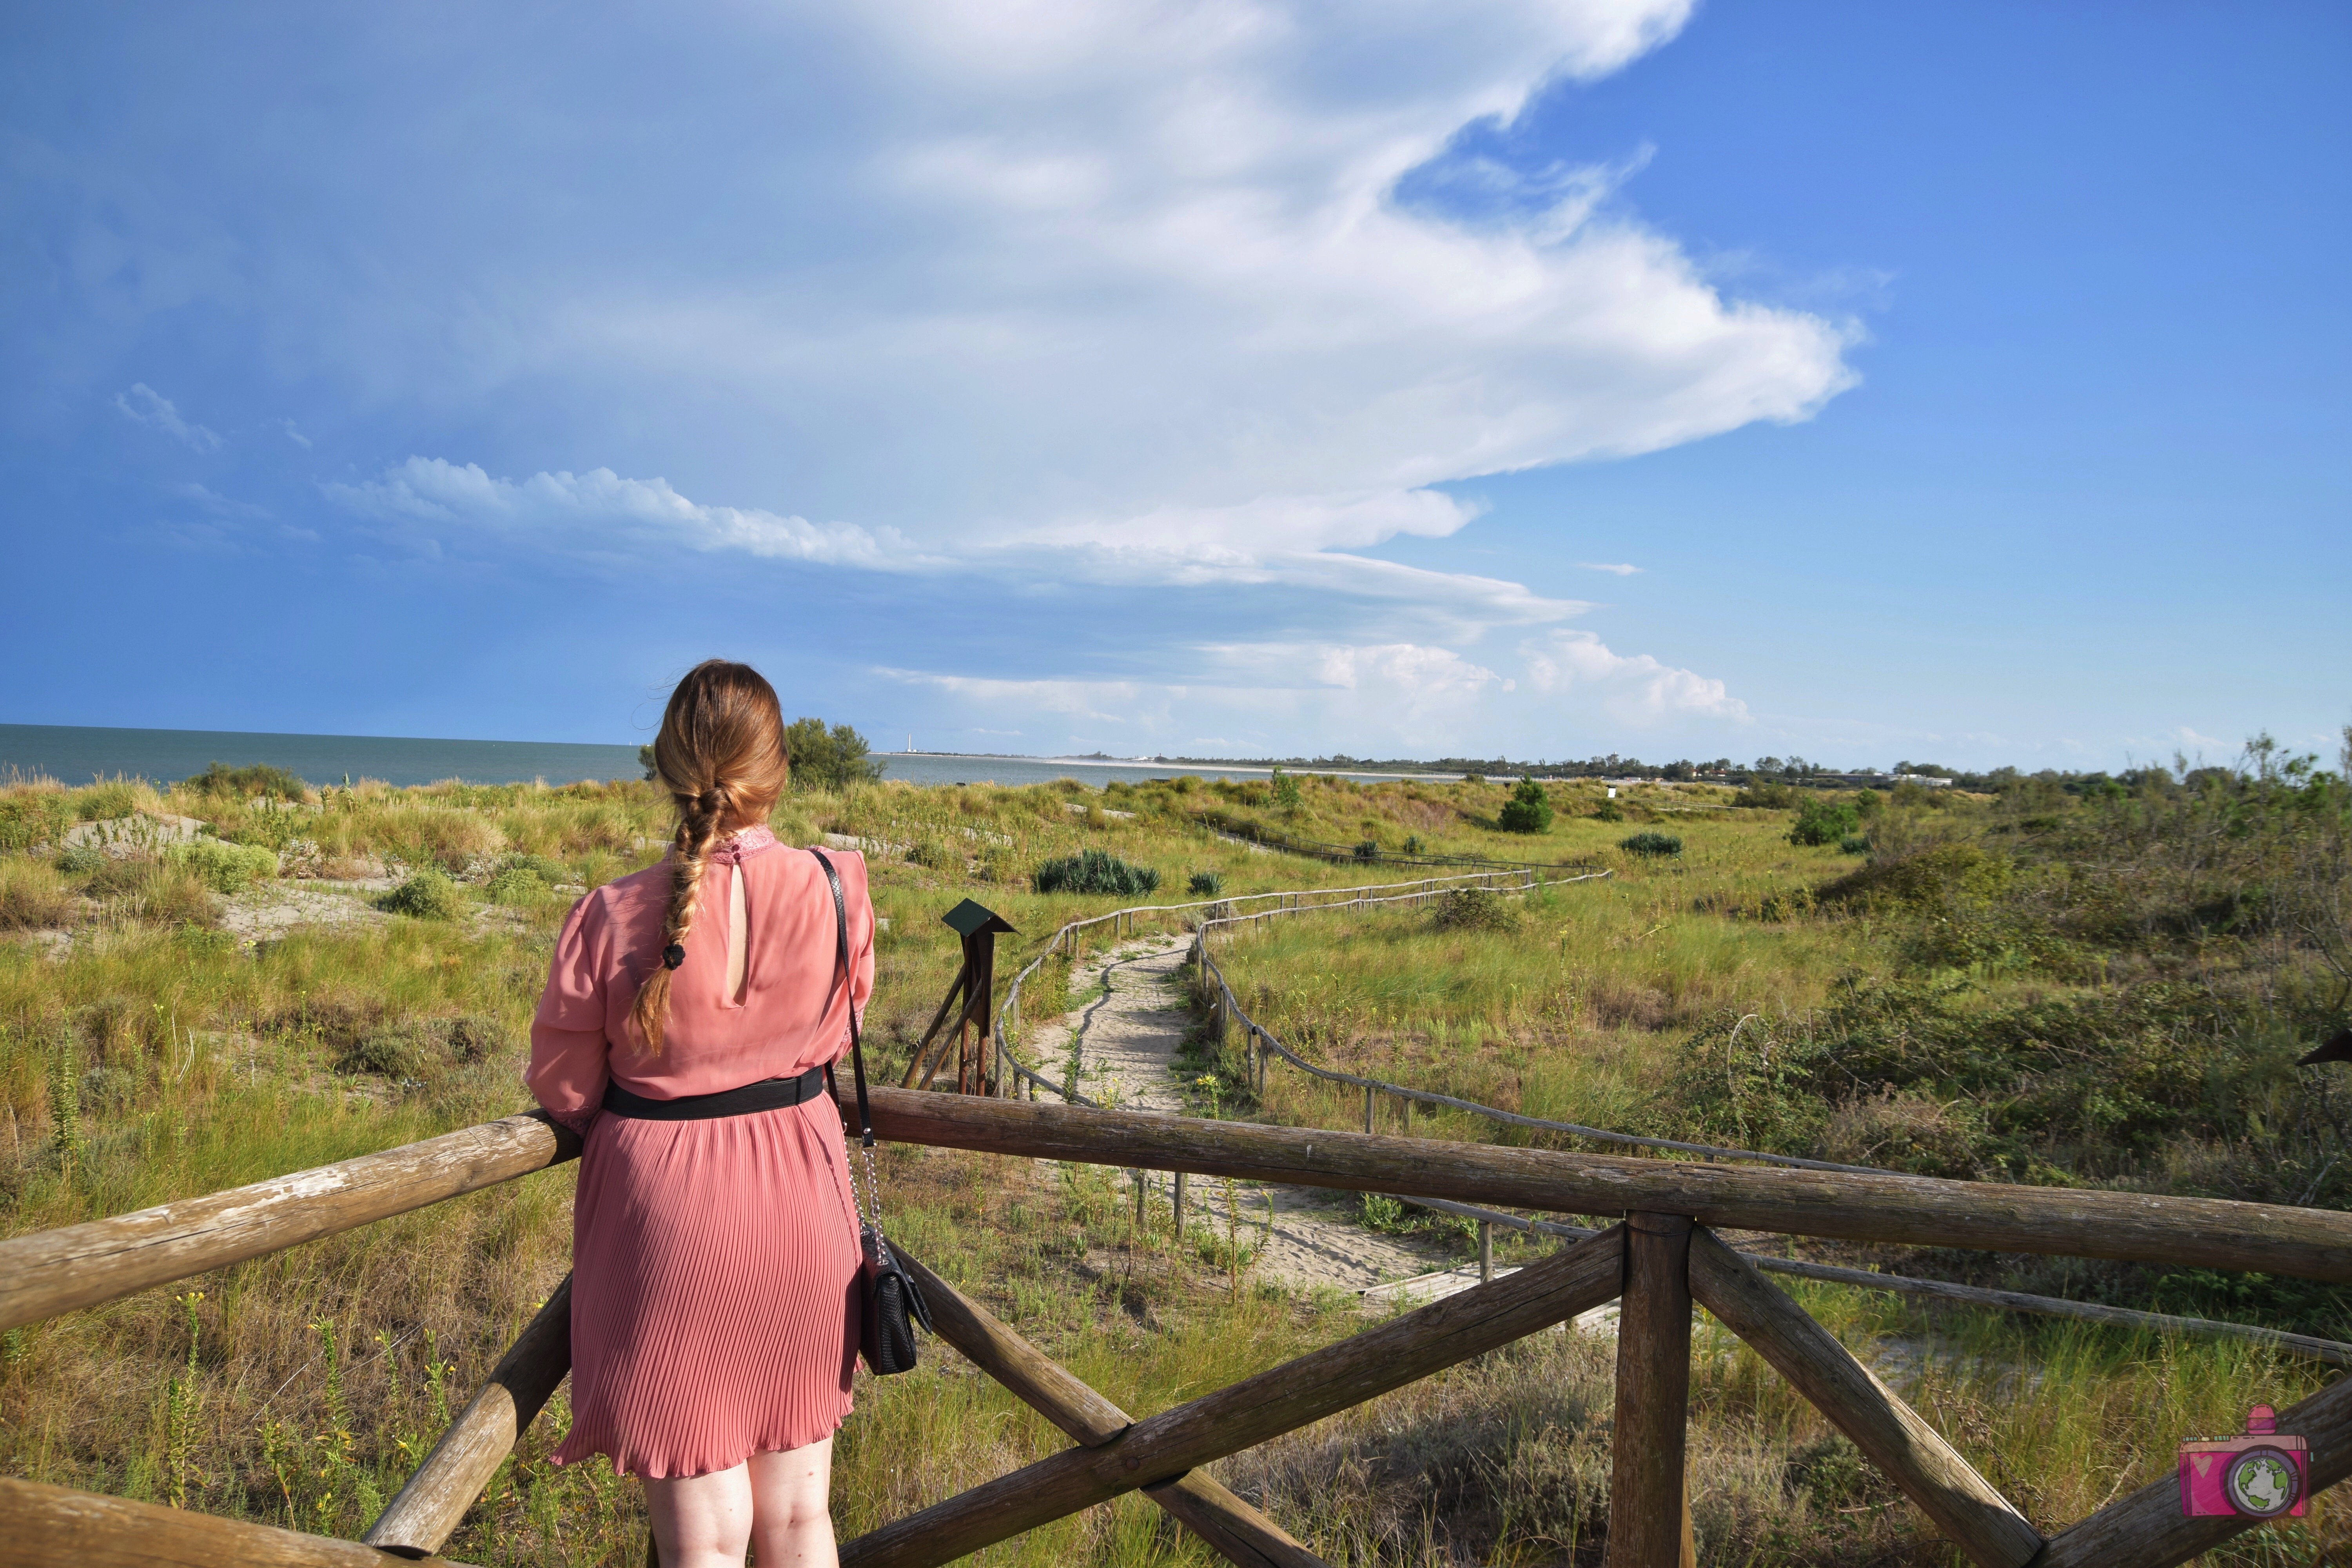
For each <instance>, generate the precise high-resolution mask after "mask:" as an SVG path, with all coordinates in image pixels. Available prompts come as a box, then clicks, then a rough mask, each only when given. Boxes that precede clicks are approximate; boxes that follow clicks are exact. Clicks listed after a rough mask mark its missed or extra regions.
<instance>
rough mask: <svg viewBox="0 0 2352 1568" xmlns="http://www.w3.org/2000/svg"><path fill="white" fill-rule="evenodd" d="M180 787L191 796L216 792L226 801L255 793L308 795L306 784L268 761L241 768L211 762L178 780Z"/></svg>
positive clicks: (284, 796) (290, 797) (290, 796)
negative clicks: (200, 771)
mask: <svg viewBox="0 0 2352 1568" xmlns="http://www.w3.org/2000/svg"><path fill="white" fill-rule="evenodd" d="M180 787H181V788H182V789H184V790H186V791H188V792H189V793H190V794H192V795H217V796H221V797H223V798H225V799H228V800H250V799H252V798H253V797H254V796H255V795H264V796H267V797H268V798H270V799H274V800H308V799H310V785H309V784H304V783H303V782H302V781H301V780H300V779H299V778H297V777H296V776H295V775H294V774H292V773H289V772H287V771H286V770H285V769H284V768H281V767H276V766H273V765H272V764H270V763H252V764H250V765H248V766H246V767H242V768H232V767H228V766H226V765H225V764H223V763H213V764H212V765H210V766H209V767H207V768H205V771H204V772H203V773H190V774H189V775H188V776H187V777H186V778H184V779H182V780H181V781H180Z"/></svg>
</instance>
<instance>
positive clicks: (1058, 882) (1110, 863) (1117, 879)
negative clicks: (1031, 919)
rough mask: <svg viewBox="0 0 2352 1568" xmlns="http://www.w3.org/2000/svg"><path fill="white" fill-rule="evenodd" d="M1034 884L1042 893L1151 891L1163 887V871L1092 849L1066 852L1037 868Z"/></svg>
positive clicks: (1129, 892) (1128, 892) (1128, 893)
mask: <svg viewBox="0 0 2352 1568" xmlns="http://www.w3.org/2000/svg"><path fill="white" fill-rule="evenodd" d="M1034 886H1035V888H1036V889H1037V891H1039V892H1041V893H1118V894H1121V895H1133V894H1137V893H1149V892H1150V891H1151V890H1152V889H1156V888H1157V887H1159V886H1160V873H1159V872H1157V871H1155V870H1153V869H1152V868H1150V867H1149V866H1130V865H1129V864H1128V863H1127V862H1126V861H1124V860H1122V859H1120V858H1118V856H1116V855H1113V854H1111V853H1110V852H1109V851H1108V850H1103V849H1089V850H1087V851H1086V852H1085V853H1084V854H1081V855H1066V856H1064V857H1063V858H1060V859H1058V860H1048V861H1046V862H1045V864H1044V865H1042V866H1040V867H1038V868H1037V874H1036V877H1035V878H1034Z"/></svg>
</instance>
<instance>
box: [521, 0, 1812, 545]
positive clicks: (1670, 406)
mask: <svg viewBox="0 0 2352 1568" xmlns="http://www.w3.org/2000/svg"><path fill="white" fill-rule="evenodd" d="M1689 14H1690V6H1689V5H1688V4H1686V3H1685V0H1617V3H1599V0H1595V3H1588V4H1559V3H1558V0H1500V3H1498V4H1496V5H1486V6H1480V7H1475V8H1472V9H1471V10H1468V11H1465V9H1464V8H1463V7H1460V6H1454V5H1438V4H1434V3H1428V4H1416V3H1412V0H1392V3H1390V4H1384V5H1379V6H1377V7H1374V8H1371V9H1370V10H1365V9H1362V8H1357V9H1347V8H1342V9H1339V10H1332V9H1328V8H1325V7H1320V6H1315V5H1308V4H1306V3H1305V0H1210V3H1207V4H1202V5H1184V6H1176V5H1163V6H1150V5H1143V6H1138V5H1129V4H1112V3H1110V0H1069V3H1067V4H1062V5H1052V6H1045V5H1034V4H1012V5H968V4H955V5H950V4H947V3H945V0H907V3H901V4H887V3H885V4H878V5H868V6H860V7H854V8H847V9H844V10H842V11H840V12H838V13H834V14H832V16H831V19H830V20H828V21H827V22H826V23H824V25H823V26H820V27H818V28H817V29H816V30H815V33H814V36H803V35H802V34H799V33H794V32H793V26H792V25H790V24H786V25H784V32H785V33H787V34H790V35H791V36H792V37H793V39H794V41H796V42H797V43H798V44H799V45H800V46H801V47H803V48H804V49H805V50H807V51H808V52H809V53H810V54H811V56H812V58H823V59H824V60H827V61H829V62H830V63H831V66H832V68H835V69H838V70H840V71H842V72H844V73H845V77H844V80H845V84H846V86H847V89H848V90H849V92H850V94H851V96H853V97H855V98H856V99H857V100H859V101H860V102H861V103H864V104H865V105H866V106H867V108H868V110H870V112H868V113H866V114H861V115H859V116H857V117H856V118H855V120H854V121H853V122H852V123H851V124H850V125H849V126H847V127H846V128H843V127H834V126H828V127H827V132H828V144H829V145H831V144H833V141H832V139H833V138H834V137H835V136H836V135H838V136H842V137H845V138H846V139H847V140H846V143H845V149H844V153H843V164H844V167H845V170H847V171H849V172H848V173H846V174H843V175H842V176H841V178H840V179H839V181H838V182H837V183H832V184H824V185H823V186H822V188H821V189H816V190H806V189H796V190H793V191H791V192H790V193H789V194H790V195H791V197H792V202H793V205H791V207H790V209H789V210H788V211H787V210H783V209H777V210H774V211H772V212H770V213H769V214H768V216H770V217H772V218H773V219H774V220H775V221H776V222H778V223H782V224H786V225H788V226H789V227H790V229H791V231H792V232H793V233H794V234H795V235H796V236H799V237H800V238H799V239H798V240H797V241H796V244H797V246H798V247H799V248H798V250H797V251H796V253H795V254H797V255H801V256H803V257H808V258H811V259H808V260H806V261H804V262H803V263H801V264H799V265H797V266H795V267H793V268H788V269H786V270H785V271H784V272H782V274H770V275H762V276H758V277H732V276H713V277H710V278H708V279H701V280H699V281H698V282H697V283H696V284H695V285H693V286H688V287H669V288H658V289H656V288H649V287H647V286H646V285H645V284H644V283H643V282H641V281H640V280H638V279H613V280H612V281H610V282H609V283H603V284H598V285H595V286H593V287H591V288H590V289H586V290H585V291H583V292H582V293H581V294H579V295H577V296H575V297H573V298H571V299H569V300H566V301H564V303H563V305H562V312H563V313H562V319H561V320H560V321H554V322H551V324H550V328H549V330H550V331H551V333H553V334H554V335H555V336H556V337H557V338H559V339H560V340H561V341H562V353H566V354H571V355H577V354H589V355H592V356H594V357H597V358H601V359H602V360H604V362H605V363H607V364H609V365H611V366H614V367H617V368H618V369H619V370H620V372H621V373H622V374H625V376H626V377H627V378H628V379H629V380H630V381H631V382H632V384H634V385H637V386H642V385H643V384H645V382H646V381H647V380H648V379H655V380H662V379H668V378H678V379H681V380H683V379H688V378H690V379H691V380H693V381H694V382H696V383H699V384H709V383H711V382H714V381H715V382H718V383H720V384H725V385H728V386H730V387H739V388H741V389H743V391H744V395H745V396H746V398H747V399H748V402H749V405H750V406H751V408H755V409H757V410H759V411H761V417H763V418H765V419H767V420H768V421H769V422H771V423H784V422H788V423H789V426H790V427H791V428H792V429H793V432H794V439H795V442H796V443H797V447H796V450H797V451H798V452H800V453H803V454H820V455H821V457H822V460H823V464H824V469H825V473H826V476H827V478H826V479H825V481H824V482H825V483H827V484H828V485H829V486H830V487H831V488H830V489H828V490H827V491H826V497H827V500H826V505H827V508H828V510H836V511H839V512H841V513H842V514H844V515H849V516H854V517H856V518H858V519H859V520H861V521H869V522H870V521H877V520H887V521H896V522H898V523H900V524H901V525H902V526H905V527H908V529H909V530H921V531H928V530H929V529H930V528H932V527H935V526H937V525H938V524H940V523H941V522H946V523H950V524H951V525H952V526H954V527H955V528H956V529H957V530H958V531H959V535H960V536H961V537H964V538H970V539H973V540H982V541H991V542H998V543H1007V544H1017V543H1024V542H1025V543H1048V544H1060V543H1066V542H1079V541H1083V542H1086V543H1087V544H1089V545H1091V546H1095V547H1098V548H1101V549H1104V550H1107V551H1134V552H1138V553H1137V554H1136V555H1135V557H1134V559H1135V561H1136V562H1137V563H1138V566H1139V569H1144V570H1154V571H1164V572H1166V573H1169V574H1171V580H1181V572H1182V571H1183V570H1184V569H1185V567H1186V565H1187V563H1196V564H1198V565H1200V566H1201V567H1202V568H1203V569H1206V570H1210V571H1220V570H1224V569H1227V568H1229V567H1230V566H1231V565H1233V564H1234V562H1235V561H1236V559H1238V560H1239V561H1240V562H1242V563H1248V562H1255V561H1262V560H1264V559H1265V558H1267V557H1268V556H1270V555H1273V554H1276V553H1278V552H1286V551H1289V552H1322V551H1328V550H1334V549H1361V548H1364V547H1366V546H1369V545H1371V544H1374V543H1378V542H1381V541H1384V540H1387V539H1391V538H1394V537H1396V536H1398V535H1401V534H1413V535H1422V536H1442V535H1444V534H1447V533H1451V532H1453V531H1454V530H1456V529H1458V528H1459V527H1460V526H1461V525H1462V524H1463V522H1464V521H1466V520H1467V516H1468V513H1467V511H1466V510H1465V508H1464V507H1463V506H1462V505H1461V503H1458V502H1456V501H1454V500H1451V499H1450V498H1447V497H1444V496H1442V495H1439V494H1436V493H1434V492H1433V491H1431V490H1430V489H1428V488H1427V487H1429V486H1432V485H1433V484H1438V483H1442V482H1445V481H1450V480H1456V479H1465V478H1469V477H1474V476H1477V475H1482V474H1492V473H1497V472H1502V471H1507V470H1512V469H1518V468H1529V467H1535V466H1538V465H1544V464H1552V463H1559V462H1564V461H1570V460H1573V459H1577V458H1594V457H1603V456H1611V455H1617V454H1625V453H1634V452H1643V451H1648V450H1652V449H1654V448H1657V447H1666V446H1672V445H1675V444H1676V443H1678V442H1683V441H1688V440H1692V439H1696V438H1698V437H1704V436H1708V435H1712V434H1716V433H1718V432H1721V431H1725V430H1728V429H1731V428H1734V427H1736V426H1741V425H1744V424H1747V423H1749V422H1752V421H1755V420H1759V419H1761V420H1782V421H1786V420H1796V419H1802V418H1805V417H1808V416H1811V414H1812V413H1813V412H1814V411H1815V410H1816V409H1817V408H1819V407H1820V405H1822V403H1823V402H1824V401H1825V400H1827V399H1828V398H1829V397H1831V396H1832V395H1835V394H1836V393H1837V392H1838V391H1839V390H1840V389H1842V388H1843V387H1844V386H1846V385H1848V384H1850V383H1851V381H1852V379H1853V377H1852V374H1851V372H1850V371H1849V369H1848V368H1847V366H1846V365H1845V363H1844V357H1843V356H1844V351H1845V348H1846V347H1847V345H1848V344H1849V342H1852V341H1853V330H1852V329H1851V328H1850V327H1849V326H1848V325H1846V324H1844V323H1841V322H1836V321H1829V320H1826V319H1824V318H1822V317H1820V316H1817V315H1811V314H1807V313H1803V312H1800V311H1794V310H1780V309H1774V308H1769V307H1767V306H1763V305H1759V304H1756V303H1752V302H1747V301H1741V300H1733V299H1728V298H1727V297H1725V295H1724V294H1723V293H1722V292H1721V291H1720V290H1719V289H1717V287H1716V286H1715V285H1714V284H1713V283H1712V282H1711V281H1710V280H1709V279H1707V278H1706V276H1705V275H1703V274H1702V273H1701V271H1700V270H1699V269H1698V268H1696V266H1695V265H1694V264H1693V263H1692V261H1691V260H1690V258H1688V257H1687V256H1686V255H1685V253H1684V252H1683V250H1682V249H1681V248H1680V247H1679V246H1678V245H1677V244H1675V242H1674V241H1673V240H1672V239H1670V238H1668V237H1664V236H1662V235H1660V234H1658V233H1656V232H1655V231H1654V230H1652V229H1650V228H1648V227H1645V226H1643V225H1642V224H1641V223H1639V222H1638V221H1637V220H1635V219H1634V218H1633V217H1632V216H1628V215H1626V214H1623V213H1613V214H1612V212H1611V211H1610V207H1611V202H1612V196H1613V193H1614V192H1615V190H1616V189H1617V187H1618V186H1619V185H1620V184H1622V181H1623V180H1624V179H1626V178H1627V177H1628V176H1629V174H1631V173H1632V170H1633V167H1634V166H1635V165H1636V164H1638V162H1639V159H1638V158H1635V159H1633V160H1632V161H1629V162H1627V163H1620V164H1615V165H1610V166H1600V165H1594V166H1591V167H1580V168H1575V169H1569V170H1553V171H1548V172H1545V173H1543V174H1539V175H1538V176H1534V177H1522V176H1518V175H1513V174H1507V172H1506V173H1502V174H1497V173H1496V172H1495V171H1491V170H1489V171H1486V174H1490V175H1496V177H1497V178H1501V179H1504V180H1507V181H1508V182H1513V183H1515V184H1516V189H1515V193H1514V195H1515V200H1514V201H1513V202H1512V203H1511V204H1509V205H1508V206H1507V210H1506V211H1503V212H1501V213H1499V214H1498V215H1488V214H1484V213H1482V214H1480V215H1478V216H1463V214H1462V213H1461V212H1459V211H1455V212H1453V213H1451V214H1449V213H1448V212H1446V211H1441V210H1439V207H1440V206H1441V205H1443V204H1433V203H1431V202H1428V201H1421V200H1415V201H1412V202H1406V201H1402V200H1400V199H1399V198H1398V196H1397V194H1396V193H1397V190H1398V185H1399V182H1400V180H1401V179H1402V178H1403V177H1404V176H1405V175H1407V174H1409V173H1412V172H1413V171H1415V170H1417V169H1423V168H1425V167H1427V166H1429V165H1431V163H1432V161H1433V160H1439V166H1440V167H1443V166H1444V163H1443V159H1444V149H1445V148H1446V146H1447V144H1448V142H1449V140H1450V139H1451V138H1452V137H1453V136H1454V134H1455V133H1456V132H1458V131H1459V130H1461V128H1462V127H1464V126H1465V124H1467V123H1469V122H1470V121H1474V120H1476V119H1478V118H1480V117H1482V116H1505V117H1507V116H1510V115H1512V114H1515V113H1516V112H1517V110H1519V109H1520V108H1521V107H1522V106H1523V105H1524V104H1525V103H1526V102H1527V100H1528V97H1529V95H1530V94H1531V93H1532V92H1533V91H1534V90H1535V89H1538V87H1539V86H1541V85H1542V84H1543V83H1544V82H1545V81H1546V80H1547V79H1550V78H1552V77H1555V76H1559V75H1565V76H1568V77H1571V78H1576V79H1591V78H1594V77H1598V76H1601V75H1605V74H1607V73H1608V72H1610V71H1612V70H1614V69H1617V68H1620V67H1622V66H1623V65H1624V64H1626V63H1627V62H1628V61H1630V60H1632V59H1633V58H1637V57H1639V56H1640V55H1641V54H1642V53H1643V52H1645V51H1646V50H1648V49H1650V48H1653V47H1657V46H1658V45H1659V44H1661V43H1663V42H1664V41H1665V40H1666V39H1668V38H1670V37H1672V36H1673V35H1674V34H1675V32H1676V31H1678V30H1679V29H1680V27H1681V26H1683V25H1684V23H1685V20H1686V19H1687V17H1688V16H1689ZM730 199H740V200H741V201H743V202H745V203H747V204H750V205H749V206H748V207H747V210H746V214H745V216H746V218H747V220H749V221H753V222H758V221H761V216H760V215H761V207H760V205H759V204H760V203H761V201H762V200H767V199H772V198H771V197H766V196H762V195H761V194H760V191H759V190H757V189H749V188H747V189H745V190H742V191H740V192H739V193H737V195H736V196H734V197H730ZM835 232H837V233H838V234H839V235H840V236H842V237H843V239H842V241H841V243H842V244H845V245H847V244H853V243H866V241H864V240H861V238H860V237H872V236H877V235H881V236H887V237H890V243H889V244H888V245H887V246H885V247H879V248H867V249H860V250H857V251H856V252H855V253H852V252H850V251H846V250H841V251H835V250H832V249H829V248H828V242H827V239H826V236H827V235H828V234H832V233H835ZM876 410H887V411H888V418H887V422H886V423H883V424H877V420H876V419H875V417H874V411H876ZM746 417H747V419H748V418H749V417H750V416H749V415H748V414H747V416H746ZM747 445H748V443H747ZM910 453H919V454H921V457H920V460H918V461H909V460H908V454H910ZM764 461H768V459H765V458H761V459H752V460H751V461H749V462H747V464H746V468H747V470H748V469H750V468H757V467H758V466H759V464H760V463H761V462H764ZM808 466H809V465H808V463H807V462H806V461H805V460H802V461H799V462H798V463H797V465H796V466H794V464H793V454H792V453H786V452H779V453H777V454H776V456H775V458H774V459H773V467H772V468H771V469H770V470H769V471H767V472H764V473H761V474H759V475H758V476H756V479H757V482H756V484H755V485H754V486H753V493H769V494H774V493H776V492H775V491H774V490H773V489H768V488H767V487H769V486H771V485H775V486H787V485H791V484H794V483H803V482H805V480H804V479H803V475H804V474H805V472H806V469H807V468H808ZM745 478H746V479H747V481H748V480H751V479H753V478H754V476H753V475H752V474H751V473H750V472H748V471H747V473H746V475H745ZM852 496H854V497H855V500H854V502H848V501H845V500H843V499H841V498H846V497H852ZM794 504H803V503H800V502H795V503H794ZM930 538H931V542H933V543H934V545H935V547H936V543H937V538H938V536H937V535H931V536H930Z"/></svg>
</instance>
